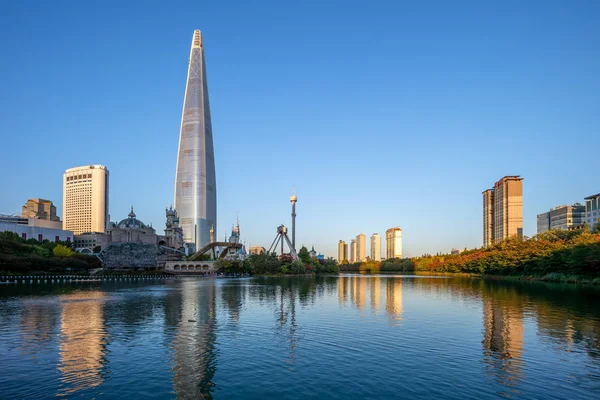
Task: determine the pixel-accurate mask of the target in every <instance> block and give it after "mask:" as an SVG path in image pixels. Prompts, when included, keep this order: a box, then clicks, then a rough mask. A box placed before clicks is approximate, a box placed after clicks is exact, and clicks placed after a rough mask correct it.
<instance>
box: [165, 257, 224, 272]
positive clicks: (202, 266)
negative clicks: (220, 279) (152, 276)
mask: <svg viewBox="0 0 600 400" xmlns="http://www.w3.org/2000/svg"><path fill="white" fill-rule="evenodd" d="M215 271H216V269H215V261H189V260H182V261H167V262H166V264H165V268H164V272H168V273H171V274H174V275H197V274H206V273H209V272H215Z"/></svg>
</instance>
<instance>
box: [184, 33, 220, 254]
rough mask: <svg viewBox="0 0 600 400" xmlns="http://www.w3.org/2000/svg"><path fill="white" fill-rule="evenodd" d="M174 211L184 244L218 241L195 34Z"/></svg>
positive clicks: (214, 189) (202, 63)
mask: <svg viewBox="0 0 600 400" xmlns="http://www.w3.org/2000/svg"><path fill="white" fill-rule="evenodd" d="M175 209H176V210H177V214H178V215H179V221H180V226H181V227H182V228H183V240H184V241H185V242H187V243H194V244H195V248H196V249H197V250H198V249H200V248H201V247H203V246H204V245H206V244H208V243H209V242H210V229H211V228H213V227H214V230H215V232H214V235H215V237H217V233H216V229H217V185H216V177H215V158H214V152H213V137H212V125H211V120H210V105H209V101H208V86H207V82H206V65H205V60H204V44H203V42H202V34H201V33H200V31H199V30H195V31H194V37H193V40H192V48H191V50H190V61H189V67H188V75H187V83H186V87H185V97H184V100H183V112H182V115H181V130H180V134H179V150H178V152H177V169H176V173H175Z"/></svg>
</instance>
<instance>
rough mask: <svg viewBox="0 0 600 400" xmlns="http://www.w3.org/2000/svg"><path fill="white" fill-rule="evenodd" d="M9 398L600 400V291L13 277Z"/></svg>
mask: <svg viewBox="0 0 600 400" xmlns="http://www.w3.org/2000/svg"><path fill="white" fill-rule="evenodd" d="M0 352H1V353H0V354H1V357H0V398H2V399H21V398H23V399H25V398H26V399H35V398H54V397H57V396H58V397H61V396H64V397H74V398H75V397H76V398H96V399H114V398H127V397H130V398H131V399H134V398H156V399H167V398H182V399H185V398H206V399H210V398H217V399H236V398H244V399H265V398H282V399H283V398H285V399H305V398H311V399H369V398H371V399H388V398H410V399H429V398H446V399H469V398H470V399H490V398H501V397H504V398H523V399H547V398H562V399H576V398H581V399H584V398H588V399H591V398H600V290H599V289H598V288H594V287H586V286H578V285H561V284H546V283H536V282H520V281H502V280H483V279H476V278H448V277H414V276H364V275H362V276H361V275H343V276H340V277H337V276H331V277H316V278H303V277H284V278H276V277H272V278H267V277H264V278H263V277H256V278H240V279H209V278H201V279H199V278H182V279H157V280H152V281H147V280H146V281H117V282H114V281H110V282H92V283H64V282H62V283H53V284H51V283H46V284H44V283H43V282H42V283H37V282H34V283H28V284H14V285H0Z"/></svg>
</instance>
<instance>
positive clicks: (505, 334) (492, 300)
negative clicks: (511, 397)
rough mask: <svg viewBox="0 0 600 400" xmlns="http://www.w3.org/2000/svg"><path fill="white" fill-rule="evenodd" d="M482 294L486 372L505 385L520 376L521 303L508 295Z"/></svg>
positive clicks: (521, 347)
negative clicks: (488, 368) (487, 369)
mask: <svg viewBox="0 0 600 400" xmlns="http://www.w3.org/2000/svg"><path fill="white" fill-rule="evenodd" d="M485 293H486V292H484V296H483V341H482V343H483V351H484V352H483V353H484V362H485V363H486V364H487V365H488V366H489V367H490V370H489V373H491V374H492V376H493V377H494V378H496V379H498V380H499V382H500V383H502V384H503V385H506V386H507V387H510V388H512V387H514V386H515V384H516V382H517V381H518V380H520V379H522V372H521V355H522V353H523V305H522V304H520V303H519V299H518V297H517V298H514V297H512V296H502V295H500V294H499V293H496V296H490V295H487V294H485Z"/></svg>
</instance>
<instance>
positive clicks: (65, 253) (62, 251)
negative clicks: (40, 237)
mask: <svg viewBox="0 0 600 400" xmlns="http://www.w3.org/2000/svg"><path fill="white" fill-rule="evenodd" d="M52 253H53V254H54V255H55V256H56V257H71V256H72V255H73V254H75V252H74V251H73V250H71V249H70V248H68V247H67V246H64V245H62V244H58V245H56V247H54V249H53V250H52Z"/></svg>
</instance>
